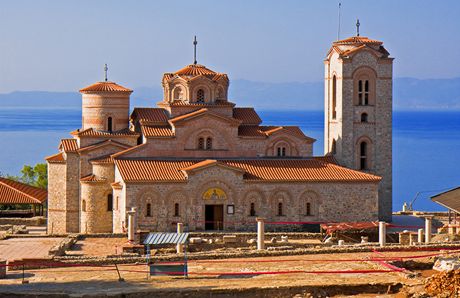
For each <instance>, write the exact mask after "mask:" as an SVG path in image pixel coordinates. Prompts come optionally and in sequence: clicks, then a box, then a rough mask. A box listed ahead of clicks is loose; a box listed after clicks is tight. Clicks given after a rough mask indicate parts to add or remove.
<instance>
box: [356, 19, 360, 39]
mask: <svg viewBox="0 0 460 298" xmlns="http://www.w3.org/2000/svg"><path fill="white" fill-rule="evenodd" d="M359 26H361V24H360V23H359V19H357V20H356V36H359Z"/></svg>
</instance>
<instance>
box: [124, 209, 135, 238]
mask: <svg viewBox="0 0 460 298" xmlns="http://www.w3.org/2000/svg"><path fill="white" fill-rule="evenodd" d="M126 213H127V214H128V241H129V242H131V243H133V242H134V233H135V228H134V226H135V225H136V224H135V222H136V219H135V216H136V208H135V207H131V210H129V211H128V212H126Z"/></svg>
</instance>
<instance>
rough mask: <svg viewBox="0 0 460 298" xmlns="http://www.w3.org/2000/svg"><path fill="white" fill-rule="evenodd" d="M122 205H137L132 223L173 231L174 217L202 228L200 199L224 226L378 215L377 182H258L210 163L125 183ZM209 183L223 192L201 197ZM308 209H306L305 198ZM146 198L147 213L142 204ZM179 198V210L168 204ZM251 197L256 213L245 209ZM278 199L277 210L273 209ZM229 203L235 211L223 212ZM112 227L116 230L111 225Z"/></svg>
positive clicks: (192, 227)
mask: <svg viewBox="0 0 460 298" xmlns="http://www.w3.org/2000/svg"><path fill="white" fill-rule="evenodd" d="M125 188H126V194H125V196H126V208H128V209H129V208H130V207H132V206H133V207H137V210H138V212H137V222H138V228H148V229H151V230H154V231H174V230H175V224H174V223H175V222H179V221H180V222H183V223H187V224H188V226H189V228H190V230H192V231H193V230H203V229H204V228H205V225H204V221H205V205H209V204H211V205H215V204H217V205H219V204H222V205H223V208H224V228H225V229H226V230H253V229H254V227H255V219H256V216H259V217H264V218H266V220H267V221H268V222H280V221H281V222H286V221H303V222H305V221H309V222H320V221H326V222H337V221H352V222H356V221H374V220H377V218H378V193H377V192H378V183H292V182H291V183H274V182H272V183H266V182H265V183H263V182H258V183H256V182H246V181H244V180H243V177H242V173H240V172H235V171H232V170H229V169H224V168H221V167H217V166H215V167H210V168H206V169H204V170H202V171H197V172H195V174H193V175H190V176H189V180H188V182H187V183H180V184H178V183H176V184H174V183H158V184H153V183H151V184H150V183H149V184H142V183H138V184H131V183H128V184H127V185H126V187H125ZM209 188H220V189H222V190H223V191H224V192H225V194H226V198H221V199H216V200H205V199H203V193H204V192H205V191H206V190H207V189H209ZM307 202H308V203H310V207H311V214H310V215H307V211H306V204H307ZM148 203H150V204H152V206H154V207H152V208H153V209H152V214H151V216H147V213H146V205H147V204H148ZM176 203H178V204H179V208H180V210H179V216H174V205H175V204H176ZM251 203H254V205H255V212H256V216H251V215H250V204H251ZM279 203H281V204H282V214H281V215H278V206H279ZM228 205H234V209H235V213H234V214H227V213H226V211H227V206H228ZM114 230H117V231H118V230H119V227H115V228H114Z"/></svg>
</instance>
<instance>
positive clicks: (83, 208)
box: [81, 200, 86, 212]
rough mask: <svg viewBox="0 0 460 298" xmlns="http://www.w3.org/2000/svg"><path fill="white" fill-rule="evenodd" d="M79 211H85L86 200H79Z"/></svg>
mask: <svg viewBox="0 0 460 298" xmlns="http://www.w3.org/2000/svg"><path fill="white" fill-rule="evenodd" d="M81 211H83V212H86V200H83V201H82V202H81Z"/></svg>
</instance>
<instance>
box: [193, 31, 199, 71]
mask: <svg viewBox="0 0 460 298" xmlns="http://www.w3.org/2000/svg"><path fill="white" fill-rule="evenodd" d="M197 44H198V41H196V35H195V39H194V40H193V61H194V62H193V64H195V65H196V45H197Z"/></svg>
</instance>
